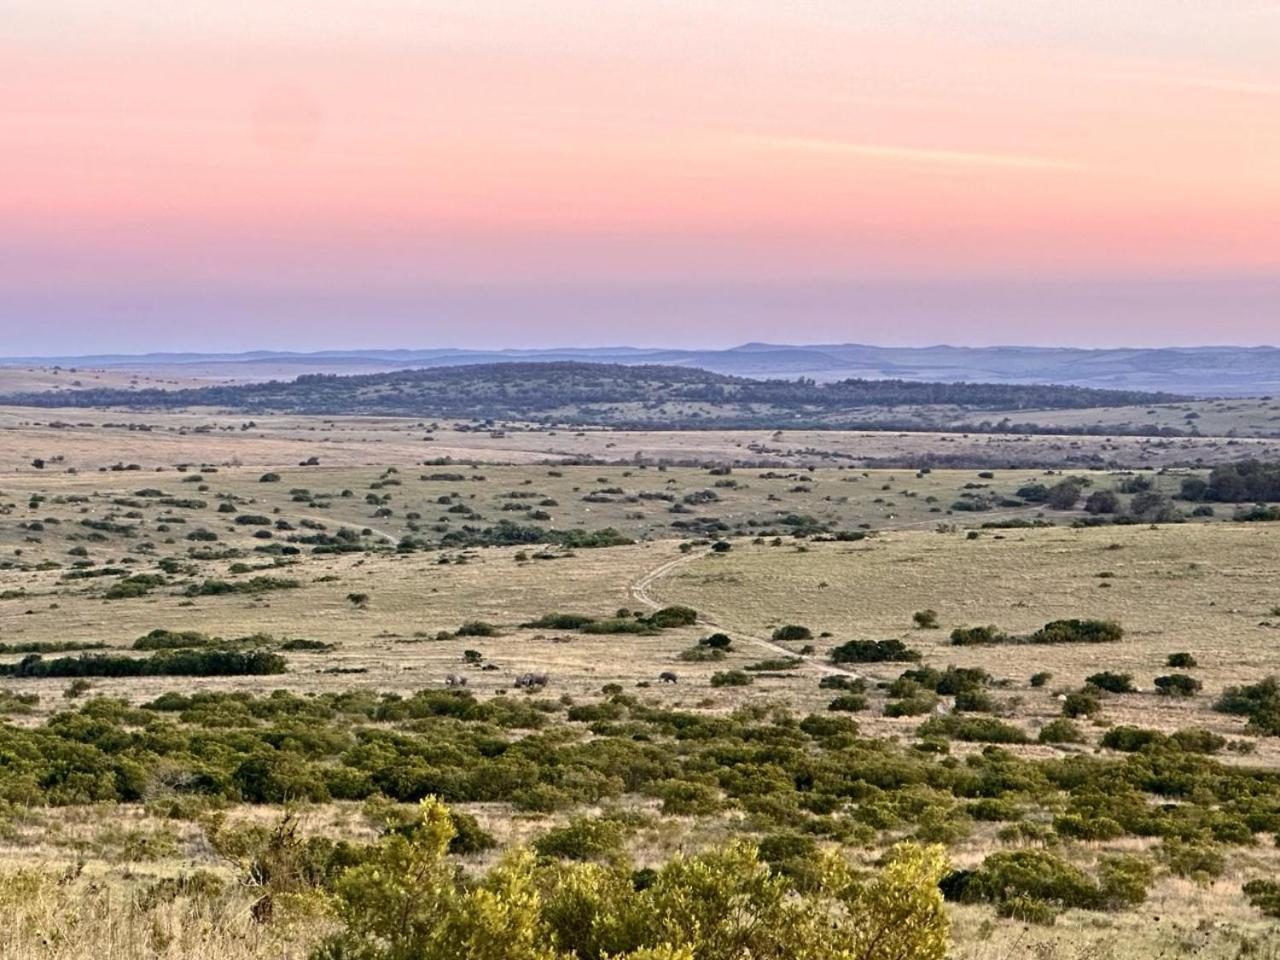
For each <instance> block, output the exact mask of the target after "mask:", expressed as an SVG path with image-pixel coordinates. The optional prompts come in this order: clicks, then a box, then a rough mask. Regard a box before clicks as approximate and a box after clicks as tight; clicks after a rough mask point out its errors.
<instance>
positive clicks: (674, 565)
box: [628, 551, 860, 679]
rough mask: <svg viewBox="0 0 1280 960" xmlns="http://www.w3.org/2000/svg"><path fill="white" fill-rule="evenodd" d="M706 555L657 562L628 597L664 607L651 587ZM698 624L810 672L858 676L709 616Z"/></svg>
mask: <svg viewBox="0 0 1280 960" xmlns="http://www.w3.org/2000/svg"><path fill="white" fill-rule="evenodd" d="M709 555H710V553H709V551H701V552H698V553H693V552H690V553H687V554H685V555H683V556H679V557H675V558H674V559H672V560H666V561H664V562H662V563H660V564H659V565H658V566H656V567H654V568H653V569H652V570H650V571H649V572H648V573H646V574H644V575H643V576H642V577H640V578H639V579H638V580H636V581H635V582H634V583H633V584H631V587H630V589H629V590H628V592H629V593H630V595H631V598H632V599H633V600H635V601H636V602H637V603H641V604H643V605H644V606H646V607H648V608H649V609H650V610H658V609H660V608H661V607H663V606H664V604H663V603H661V602H660V601H658V600H655V599H654V598H653V596H652V594H650V592H649V590H650V588H651V587H653V585H654V584H656V583H657V582H658V581H659V580H661V579H662V578H663V577H665V576H667V575H668V574H669V573H671V572H672V571H673V570H676V569H678V568H679V567H682V566H684V565H685V564H689V563H693V562H694V561H695V560H701V559H702V558H704V557H707V556H709ZM698 622H699V623H703V624H706V625H707V626H709V627H714V628H715V629H716V630H718V631H720V632H721V633H725V634H727V635H728V636H729V637H730V638H731V639H732V640H734V641H735V642H741V643H744V644H750V645H752V646H756V647H759V648H760V649H762V650H767V651H768V652H769V653H772V654H774V655H775V656H781V657H797V658H798V659H799V660H800V661H801V665H802V666H806V667H812V668H813V669H815V670H817V671H818V672H819V673H823V674H838V675H840V676H844V677H851V678H854V679H856V678H857V677H858V676H860V675H859V674H857V673H855V672H854V671H852V670H846V669H844V668H843V667H837V666H835V665H834V664H830V663H824V662H823V661H821V660H816V659H814V658H813V657H809V656H800V655H799V654H797V653H795V652H794V651H792V650H788V649H787V648H786V647H784V646H781V645H779V644H777V643H774V642H773V641H772V640H770V639H768V638H767V637H757V636H753V635H752V634H749V633H735V632H732V631H730V630H727V629H725V628H724V627H722V626H721V625H720V624H719V623H717V622H716V621H715V620H713V619H711V618H710V617H705V616H699V618H698Z"/></svg>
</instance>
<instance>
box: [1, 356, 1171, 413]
mask: <svg viewBox="0 0 1280 960" xmlns="http://www.w3.org/2000/svg"><path fill="white" fill-rule="evenodd" d="M1184 399H1186V398H1183V397H1179V396H1175V395H1173V394H1161V393H1146V392H1141V391H1130V390H1094V389H1088V388H1084V387H1072V386H1043V385H1036V386H1031V385H1020V384H982V383H913V382H908V381H905V380H858V379H851V380H841V381H838V382H834V383H817V382H815V381H813V380H810V379H803V378H802V379H797V380H752V379H747V378H743V377H730V376H723V375H720V374H714V373H708V372H706V371H703V370H695V369H689V368H684V367H670V366H656V365H654V366H624V365H620V364H596V363H578V362H561V363H506V364H485V365H478V366H470V367H438V368H429V369H424V370H407V371H400V372H395V373H378V374H368V375H361V376H336V375H327V374H312V375H307V376H302V377H298V378H297V379H296V380H292V381H288V382H281V381H272V382H269V383H257V384H245V385H236V386H233V385H222V386H211V387H202V388H196V389H187V390H156V389H147V390H113V389H88V390H81V391H78V392H75V393H66V392H62V393H35V394H19V395H13V396H9V397H2V398H0V402H2V403H6V404H20V405H26V406H45V407H49V406H57V407H63V406H77V407H96V406H126V407H148V408H168V409H172V408H178V407H202V406H203V407H209V406H214V407H224V408H228V409H234V410H239V411H244V412H249V413H254V412H264V411H281V412H289V413H300V414H326V415H338V414H352V413H358V414H380V415H398V416H432V417H463V418H475V419H514V420H526V421H534V422H544V423H571V424H584V425H585V424H603V425H611V426H645V427H649V428H654V427H661V428H663V429H688V428H689V427H691V426H697V427H704V428H705V427H738V426H741V427H746V426H773V425H776V426H783V425H785V426H788V427H793V428H794V427H801V426H806V425H809V426H844V427H850V426H860V425H869V424H868V423H867V422H866V418H865V414H864V413H860V411H865V410H868V409H874V408H881V409H882V408H886V407H920V406H949V407H954V408H958V409H960V410H962V411H963V410H973V411H995V410H999V411H1019V410H1032V409H1038V410H1064V409H1080V408H1089V407H1103V406H1125V405H1133V404H1152V403H1172V402H1178V401H1181V400H1184ZM913 423H914V420H913V417H912V416H911V415H910V414H909V412H905V411H904V413H903V416H902V418H901V423H898V422H897V421H894V420H892V419H889V420H885V419H884V418H877V419H876V421H875V424H874V425H875V427H876V428H877V429H884V428H892V427H895V426H903V425H912V424H913Z"/></svg>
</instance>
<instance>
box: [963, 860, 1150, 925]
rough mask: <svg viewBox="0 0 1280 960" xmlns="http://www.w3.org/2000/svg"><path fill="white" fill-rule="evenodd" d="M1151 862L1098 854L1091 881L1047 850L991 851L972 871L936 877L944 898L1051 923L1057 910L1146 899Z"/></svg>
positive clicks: (1117, 906)
mask: <svg viewBox="0 0 1280 960" xmlns="http://www.w3.org/2000/svg"><path fill="white" fill-rule="evenodd" d="M1151 879H1152V869H1151V865H1150V864H1148V863H1147V862H1146V861H1144V860H1140V859H1138V858H1136V857H1104V858H1103V859H1102V860H1101V861H1100V863H1099V865H1098V875H1097V880H1094V879H1093V878H1091V877H1090V876H1089V875H1088V874H1087V873H1085V872H1084V871H1083V870H1081V869H1080V868H1079V867H1076V866H1074V865H1073V864H1070V863H1068V862H1067V861H1066V860H1063V859H1062V858H1061V857H1059V856H1057V855H1056V854H1053V853H1050V852H1049V851H1047V850H1015V851H1011V852H1001V853H993V854H991V855H990V856H988V857H987V858H986V860H984V861H983V863H982V866H980V867H979V868H978V869H976V870H964V871H957V872H955V873H952V874H950V875H948V876H947V877H946V878H945V879H944V880H943V882H942V889H943V892H944V894H945V895H946V897H947V899H949V900H957V901H960V902H966V903H991V904H994V905H995V907H996V912H997V913H998V914H1000V915H1001V916H1005V917H1017V918H1019V919H1023V920H1029V921H1031V922H1041V923H1043V922H1046V921H1047V922H1052V920H1053V917H1054V915H1055V914H1056V913H1057V912H1058V911H1061V910H1067V909H1072V908H1076V909H1083V910H1119V909H1122V908H1124V907H1128V906H1134V905H1136V904H1139V903H1142V901H1143V900H1145V899H1146V891H1147V887H1148V886H1149V885H1150V884H1151Z"/></svg>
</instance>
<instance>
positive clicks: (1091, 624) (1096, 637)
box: [1028, 620, 1124, 643]
mask: <svg viewBox="0 0 1280 960" xmlns="http://www.w3.org/2000/svg"><path fill="white" fill-rule="evenodd" d="M1123 637H1124V630H1123V629H1122V628H1121V627H1120V625H1119V624H1118V623H1114V622H1113V621H1110V620H1054V621H1052V622H1050V623H1046V624H1045V625H1044V626H1043V627H1041V628H1040V629H1039V630H1037V631H1036V632H1035V633H1033V634H1031V636H1030V637H1029V638H1028V639H1029V641H1030V642H1031V643H1114V642H1116V641H1118V640H1121V639H1123Z"/></svg>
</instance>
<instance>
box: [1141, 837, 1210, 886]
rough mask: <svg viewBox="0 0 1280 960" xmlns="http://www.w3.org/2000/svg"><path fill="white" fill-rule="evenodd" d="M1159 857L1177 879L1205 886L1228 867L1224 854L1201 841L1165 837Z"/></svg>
mask: <svg viewBox="0 0 1280 960" xmlns="http://www.w3.org/2000/svg"><path fill="white" fill-rule="evenodd" d="M1157 855H1158V856H1159V858H1160V861H1161V862H1162V863H1163V864H1164V865H1165V866H1166V867H1167V868H1168V870H1169V872H1170V873H1172V874H1173V875H1174V876H1175V877H1182V878H1183V879H1185V880H1193V881H1195V882H1196V883H1199V884H1204V885H1208V884H1210V883H1212V882H1213V881H1214V880H1217V879H1218V878H1219V877H1221V876H1222V874H1223V872H1224V871H1225V870H1226V867H1227V860H1226V857H1224V856H1223V855H1222V852H1221V851H1220V850H1218V849H1217V848H1215V847H1214V846H1212V845H1211V844H1209V843H1206V842H1204V841H1200V840H1182V839H1179V838H1178V837H1165V838H1164V840H1163V841H1162V842H1161V844H1160V849H1159V851H1158V853H1157Z"/></svg>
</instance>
